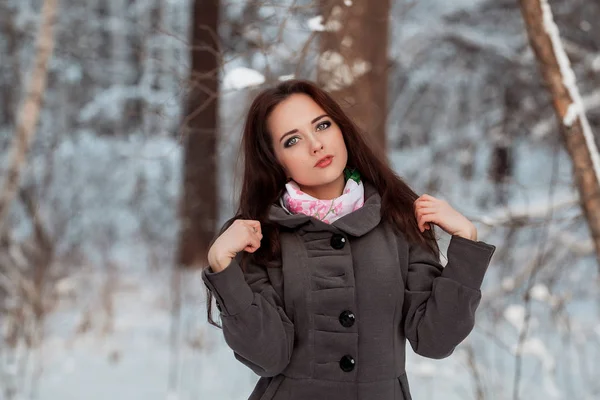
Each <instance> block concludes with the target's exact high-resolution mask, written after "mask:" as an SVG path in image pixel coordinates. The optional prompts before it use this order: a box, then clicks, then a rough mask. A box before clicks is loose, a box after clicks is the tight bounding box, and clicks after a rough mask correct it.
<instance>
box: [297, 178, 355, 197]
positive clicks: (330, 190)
mask: <svg viewBox="0 0 600 400" xmlns="http://www.w3.org/2000/svg"><path fill="white" fill-rule="evenodd" d="M345 186H346V180H345V179H344V174H341V175H340V176H339V177H338V178H337V179H336V180H334V181H333V182H330V183H327V184H325V185H319V186H303V185H300V184H298V187H299V188H300V190H302V191H303V192H304V193H306V194H308V195H310V196H312V197H314V198H315V199H319V200H332V199H335V198H336V197H340V196H341V195H342V193H343V192H344V187H345Z"/></svg>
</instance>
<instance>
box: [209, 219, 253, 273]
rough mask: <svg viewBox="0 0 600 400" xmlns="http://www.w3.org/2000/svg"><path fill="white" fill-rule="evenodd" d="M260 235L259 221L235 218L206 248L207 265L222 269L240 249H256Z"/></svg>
mask: <svg viewBox="0 0 600 400" xmlns="http://www.w3.org/2000/svg"><path fill="white" fill-rule="evenodd" d="M262 237H263V235H262V230H261V227H260V222H259V221H256V220H252V219H236V220H235V221H233V223H232V224H231V226H230V227H229V228H227V230H226V231H225V232H223V233H222V234H221V235H220V236H219V237H218V238H217V240H215V242H214V243H213V245H212V246H211V248H210V249H209V250H208V265H210V267H211V269H212V270H213V271H215V272H219V271H222V270H224V269H225V268H227V266H229V264H230V263H231V260H233V259H234V257H235V256H236V254H237V253H239V252H240V251H242V250H243V251H247V252H248V253H254V252H255V251H256V250H258V249H259V248H260V241H261V240H262Z"/></svg>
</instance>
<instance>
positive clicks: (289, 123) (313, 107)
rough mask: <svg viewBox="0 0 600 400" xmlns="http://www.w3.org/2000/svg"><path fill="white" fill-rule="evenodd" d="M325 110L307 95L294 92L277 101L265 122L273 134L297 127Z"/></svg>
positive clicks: (300, 126) (280, 133)
mask: <svg viewBox="0 0 600 400" xmlns="http://www.w3.org/2000/svg"><path fill="white" fill-rule="evenodd" d="M322 114H325V111H324V110H323V109H322V108H321V106H319V105H318V104H317V103H316V102H315V101H314V100H313V99H312V97H310V96H309V95H306V94H299V93H295V94H292V95H291V96H290V97H288V98H287V99H285V100H284V101H282V102H281V103H279V104H278V105H277V106H276V107H275V108H274V109H273V111H272V112H271V115H270V116H269V120H268V121H267V124H268V125H269V130H270V131H271V132H272V133H273V134H274V135H277V136H278V135H282V134H284V133H286V132H288V131H291V130H292V129H299V128H302V126H304V125H306V124H310V122H311V121H312V120H313V119H315V118H316V117H318V116H319V115H322Z"/></svg>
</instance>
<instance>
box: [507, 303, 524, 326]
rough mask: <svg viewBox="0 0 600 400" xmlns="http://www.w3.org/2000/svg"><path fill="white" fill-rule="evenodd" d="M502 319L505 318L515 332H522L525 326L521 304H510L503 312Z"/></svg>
mask: <svg viewBox="0 0 600 400" xmlns="http://www.w3.org/2000/svg"><path fill="white" fill-rule="evenodd" d="M504 318H506V320H507V321H508V322H510V323H511V325H512V326H514V327H515V329H516V330H517V331H519V332H520V331H522V330H523V327H524V324H525V307H523V306H522V305H521V304H511V305H510V306H508V307H506V309H505V310H504Z"/></svg>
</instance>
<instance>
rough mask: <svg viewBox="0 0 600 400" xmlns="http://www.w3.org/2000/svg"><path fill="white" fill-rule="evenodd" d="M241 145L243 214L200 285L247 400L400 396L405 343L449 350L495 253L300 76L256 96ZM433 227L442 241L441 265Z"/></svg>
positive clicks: (464, 328)
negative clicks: (242, 369) (241, 371)
mask: <svg viewBox="0 0 600 400" xmlns="http://www.w3.org/2000/svg"><path fill="white" fill-rule="evenodd" d="M242 147H243V151H244V155H245V171H244V180H243V186H242V192H241V196H240V204H239V209H238V211H237V215H236V216H234V217H233V218H232V219H230V220H229V221H227V222H226V223H225V225H224V226H223V227H222V228H221V230H220V232H219V233H218V234H217V235H216V236H215V238H214V239H213V241H212V243H211V246H210V250H209V254H208V262H209V266H208V267H207V268H206V269H204V270H203V271H202V279H203V281H204V283H205V285H206V287H207V289H208V297H207V300H208V302H207V304H208V305H209V307H208V319H209V323H211V324H212V325H215V326H218V327H220V328H222V329H223V335H224V338H225V341H226V343H227V345H228V346H229V347H230V348H231V349H232V350H233V353H234V356H235V358H236V359H237V360H239V361H240V362H241V363H243V364H244V365H246V366H247V367H249V368H250V369H252V370H253V371H254V372H255V373H256V374H258V375H259V376H260V379H259V380H258V382H257V384H256V387H255V388H254V390H253V392H252V393H251V395H250V397H249V400H259V399H260V400H306V399H310V400H325V399H326V400H336V399H340V400H341V399H344V400H347V399H353V400H400V399H403V400H407V399H410V398H411V395H410V391H409V385H408V381H407V378H406V372H405V343H406V339H408V341H409V343H410V344H411V346H412V348H413V350H414V351H415V352H416V353H417V354H420V355H422V356H424V357H429V358H444V357H448V356H449V355H450V354H452V352H453V351H454V348H455V347H456V346H457V345H458V344H459V343H460V342H462V341H463V340H464V339H465V338H466V337H467V335H468V334H469V333H470V332H471V330H472V328H473V325H474V321H475V310H476V309H477V307H478V305H479V302H480V299H481V291H480V287H481V283H482V281H483V278H484V274H485V272H486V270H487V268H488V265H489V263H490V259H491V257H492V255H493V254H494V251H495V249H496V247H495V246H493V245H491V244H487V243H485V242H482V241H477V230H476V228H475V226H474V225H473V223H471V222H470V221H469V220H468V219H467V218H465V217H464V216H463V215H461V214H460V213H459V212H457V211H456V210H455V209H453V208H452V207H451V206H450V205H449V204H448V203H447V202H446V201H444V200H441V199H437V198H435V197H433V196H430V195H427V194H423V195H422V196H418V195H417V194H416V193H415V192H414V191H413V190H411V189H410V187H409V186H408V185H407V184H406V183H405V182H404V181H403V180H402V179H401V178H399V177H398V176H397V175H396V174H395V173H394V171H393V170H392V169H391V168H390V167H389V166H388V165H387V164H386V163H385V162H383V161H381V160H379V159H378V158H377V157H376V156H375V154H374V152H373V151H372V149H370V147H369V146H368V145H367V144H366V142H365V139H364V138H363V137H362V136H361V134H360V133H359V130H358V128H357V126H356V125H355V124H354V123H353V122H352V121H351V120H350V118H348V116H347V115H345V114H344V112H343V111H342V109H341V108H340V106H339V105H338V104H336V102H335V101H334V100H333V99H332V97H331V96H330V95H329V94H328V93H326V92H325V91H323V90H321V89H320V88H319V87H318V86H316V85H315V84H314V83H312V82H310V81H303V80H290V81H285V82H283V83H280V84H278V85H277V86H276V87H273V88H269V89H266V90H264V91H263V92H262V93H260V94H259V95H258V96H257V97H256V99H255V100H254V102H253V103H252V105H251V107H250V110H249V112H248V116H247V120H246V123H245V128H244V134H243V139H242ZM434 225H437V226H439V227H440V228H441V229H443V230H444V231H446V232H447V233H449V234H450V235H452V236H451V240H450V244H449V247H448V251H447V255H448V263H447V265H446V266H445V267H443V266H442V265H441V264H440V263H439V254H440V252H439V247H438V245H437V240H436V236H435V233H434V229H433V226H434ZM212 296H214V297H215V300H216V303H217V308H218V309H219V311H220V317H221V321H222V326H219V325H216V324H215V322H214V321H213V320H212V313H211V311H212V310H211V307H210V305H211V304H212Z"/></svg>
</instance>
